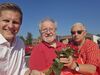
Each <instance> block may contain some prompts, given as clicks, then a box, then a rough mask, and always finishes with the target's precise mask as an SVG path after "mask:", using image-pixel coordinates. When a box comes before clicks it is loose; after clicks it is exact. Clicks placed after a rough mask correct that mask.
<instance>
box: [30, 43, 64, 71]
mask: <svg viewBox="0 0 100 75" xmlns="http://www.w3.org/2000/svg"><path fill="white" fill-rule="evenodd" d="M56 44H57V47H56V48H54V47H51V46H50V45H49V44H48V43H46V42H41V43H40V44H38V45H37V46H35V47H34V48H33V50H32V53H31V56H30V59H29V67H30V69H31V70H34V69H36V70H40V71H43V70H46V69H47V68H49V66H50V65H51V64H52V63H53V59H55V58H56V53H55V50H61V49H62V48H64V47H65V45H64V44H63V43H61V42H57V41H56Z"/></svg>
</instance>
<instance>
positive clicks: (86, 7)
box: [0, 0, 100, 38]
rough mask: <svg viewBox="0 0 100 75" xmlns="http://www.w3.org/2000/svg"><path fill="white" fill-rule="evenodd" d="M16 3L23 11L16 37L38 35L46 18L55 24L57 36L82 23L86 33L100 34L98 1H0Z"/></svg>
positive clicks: (68, 32)
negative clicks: (29, 34)
mask: <svg viewBox="0 0 100 75" xmlns="http://www.w3.org/2000/svg"><path fill="white" fill-rule="evenodd" d="M3 2H13V3H16V4H17V5H18V6H19V7H20V8H21V9H22V11H23V23H22V26H21V29H20V31H19V33H18V35H22V36H26V35H27V32H30V33H32V35H33V38H37V37H38V36H39V35H40V34H39V28H38V25H39V23H40V21H41V20H42V19H44V18H46V17H50V18H52V19H54V20H55V21H56V22H57V34H58V35H61V36H63V35H64V36H65V35H70V28H71V26H72V24H74V23H76V22H82V23H84V24H85V26H86V28H87V32H89V33H92V34H100V0H0V3H3Z"/></svg>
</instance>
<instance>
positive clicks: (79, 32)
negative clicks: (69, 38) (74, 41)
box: [71, 31, 83, 35]
mask: <svg viewBox="0 0 100 75" xmlns="http://www.w3.org/2000/svg"><path fill="white" fill-rule="evenodd" d="M82 32H83V31H71V34H72V35H74V34H76V33H77V34H81V33H82Z"/></svg>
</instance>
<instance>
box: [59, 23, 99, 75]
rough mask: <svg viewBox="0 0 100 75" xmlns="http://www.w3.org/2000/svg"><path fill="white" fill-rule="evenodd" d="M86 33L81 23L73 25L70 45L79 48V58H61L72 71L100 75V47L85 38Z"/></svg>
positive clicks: (85, 74) (87, 74)
mask: <svg viewBox="0 0 100 75" xmlns="http://www.w3.org/2000/svg"><path fill="white" fill-rule="evenodd" d="M86 33H87V32H86V28H85V26H84V24H82V23H79V22H78V23H75V24H73V26H72V28H71V35H72V41H71V42H70V43H69V45H72V46H75V47H78V58H77V59H74V58H73V57H69V58H68V59H67V58H61V60H60V61H61V62H63V63H64V65H65V66H67V67H68V68H69V69H70V70H73V71H75V72H77V73H79V74H81V75H83V74H84V75H100V73H99V71H98V67H99V65H100V51H99V47H98V45H97V44H96V43H94V42H93V41H91V40H89V39H86V38H85V37H86ZM72 73H73V72H72ZM73 74H74V73H73Z"/></svg>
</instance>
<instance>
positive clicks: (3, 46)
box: [0, 3, 30, 75]
mask: <svg viewBox="0 0 100 75" xmlns="http://www.w3.org/2000/svg"><path fill="white" fill-rule="evenodd" d="M22 16H23V14H22V11H21V9H20V8H19V7H18V6H17V5H16V4H13V3H2V4H0V75H29V74H30V70H29V69H28V68H26V67H25V64H26V63H25V52H24V51H25V50H24V48H25V47H24V43H23V42H22V40H21V39H20V38H19V37H16V34H17V33H18V31H19V29H20V26H21V23H22Z"/></svg>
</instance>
